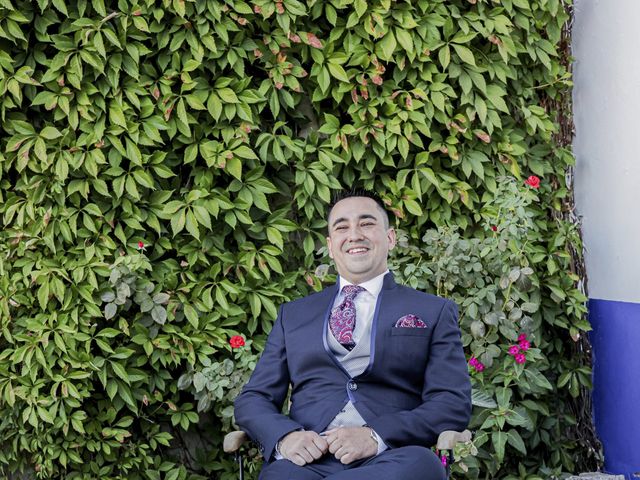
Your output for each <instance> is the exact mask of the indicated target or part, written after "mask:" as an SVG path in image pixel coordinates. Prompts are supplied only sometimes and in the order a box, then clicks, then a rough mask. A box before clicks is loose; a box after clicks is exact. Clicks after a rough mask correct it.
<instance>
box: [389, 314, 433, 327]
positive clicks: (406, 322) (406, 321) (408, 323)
mask: <svg viewBox="0 0 640 480" xmlns="http://www.w3.org/2000/svg"><path fill="white" fill-rule="evenodd" d="M395 327H396V328H427V324H426V323H424V322H423V321H422V319H421V318H420V317H418V316H417V315H413V314H409V315H405V316H403V317H400V318H399V319H398V321H397V322H396V325H395Z"/></svg>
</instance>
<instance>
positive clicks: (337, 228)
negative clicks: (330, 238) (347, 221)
mask: <svg viewBox="0 0 640 480" xmlns="http://www.w3.org/2000/svg"><path fill="white" fill-rule="evenodd" d="M346 228H347V227H346V226H344V225H340V226H338V227H336V230H344V229H346Z"/></svg>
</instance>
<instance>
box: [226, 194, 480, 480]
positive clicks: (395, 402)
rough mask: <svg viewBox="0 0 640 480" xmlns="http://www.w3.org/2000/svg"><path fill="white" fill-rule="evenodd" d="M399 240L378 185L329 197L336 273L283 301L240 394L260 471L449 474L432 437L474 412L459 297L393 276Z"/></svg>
mask: <svg viewBox="0 0 640 480" xmlns="http://www.w3.org/2000/svg"><path fill="white" fill-rule="evenodd" d="M395 243H396V234H395V231H394V229H393V228H390V227H389V218H388V214H387V212H386V210H385V208H384V204H383V203H382V202H381V201H380V199H379V197H378V196H377V195H375V194H373V193H371V192H368V191H355V192H354V191H351V192H342V194H341V195H340V196H338V197H337V198H336V199H335V200H334V202H333V203H332V205H331V208H330V211H329V216H328V237H327V244H328V247H329V252H330V256H331V258H332V259H333V261H334V263H335V266H336V268H337V270H338V273H339V280H338V283H337V284H336V285H333V286H331V287H329V288H326V289H325V290H323V291H321V292H318V293H314V294H312V295H309V296H308V297H304V298H301V299H299V300H295V301H292V302H289V303H286V304H284V305H282V306H281V307H280V310H279V313H278V318H277V319H276V322H275V324H274V326H273V329H272V331H271V333H270V335H269V339H268V341H267V344H266V346H265V349H264V352H263V354H262V357H261V358H260V361H259V362H258V364H257V366H256V369H255V371H254V372H253V375H252V376H251V379H250V380H249V382H248V383H247V385H246V386H245V387H244V389H243V391H242V393H241V394H240V395H239V396H238V398H237V399H236V402H235V416H236V421H237V423H238V425H239V426H240V427H242V428H243V429H244V430H245V431H246V432H248V433H249V435H250V436H251V437H252V438H253V439H254V440H255V441H256V442H257V443H258V445H259V448H260V451H261V452H262V454H263V455H264V458H265V463H264V466H263V469H262V472H261V474H260V479H261V480H287V479H289V480H316V479H323V478H327V479H331V480H348V479H352V480H356V479H357V480H360V479H366V480H377V479H379V480H403V479H407V480H409V479H410V480H414V479H416V480H439V479H443V478H444V477H445V470H444V468H443V467H442V465H441V464H440V462H439V460H438V458H437V456H436V455H435V454H434V453H433V452H432V451H431V450H430V449H429V447H431V446H432V445H434V443H435V442H436V439H437V437H438V435H439V434H440V433H441V432H442V431H444V430H463V429H464V428H466V426H467V424H468V421H469V418H470V414H471V400H470V398H471V385H470V381H469V374H468V370H467V365H466V361H465V357H464V353H463V350H462V344H461V341H460V331H459V328H458V322H457V308H456V306H455V304H454V303H453V302H451V301H450V300H446V299H443V298H440V297H436V296H434V295H430V294H427V293H423V292H419V291H417V290H414V289H411V288H408V287H405V286H401V285H398V284H396V283H395V281H394V279H393V275H392V274H391V273H389V271H388V268H387V257H388V254H389V251H390V250H391V249H392V248H393V247H394V246H395ZM289 386H291V406H290V410H289V415H284V414H282V406H283V403H284V401H285V399H286V396H287V392H288V390H289Z"/></svg>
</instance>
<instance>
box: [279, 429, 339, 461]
mask: <svg viewBox="0 0 640 480" xmlns="http://www.w3.org/2000/svg"><path fill="white" fill-rule="evenodd" d="M328 449H329V444H328V443H327V441H326V440H325V439H324V438H323V437H321V436H320V435H318V434H317V433H316V432H291V433H288V434H286V435H285V436H284V437H282V440H280V448H279V451H280V455H282V456H283V457H284V458H286V459H287V460H290V461H291V462H293V463H295V464H296V465H298V466H300V467H302V466H304V465H306V464H307V463H311V462H313V461H314V460H318V459H319V458H320V457H322V456H323V455H324V454H325V453H327V450H328Z"/></svg>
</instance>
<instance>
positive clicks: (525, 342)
mask: <svg viewBox="0 0 640 480" xmlns="http://www.w3.org/2000/svg"><path fill="white" fill-rule="evenodd" d="M518 345H519V346H520V349H521V350H522V351H523V352H526V351H527V350H529V347H531V343H529V341H528V340H520V342H519V343H518Z"/></svg>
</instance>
